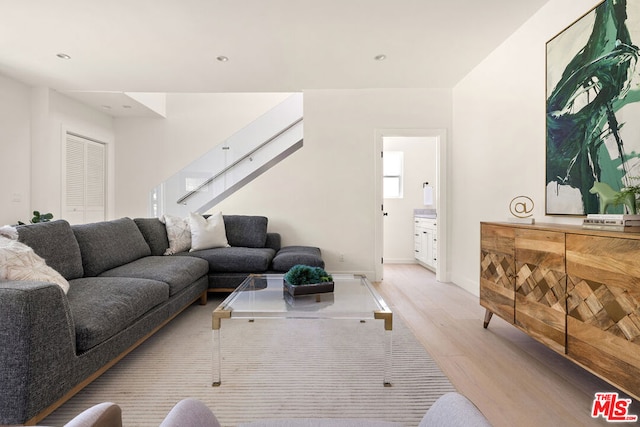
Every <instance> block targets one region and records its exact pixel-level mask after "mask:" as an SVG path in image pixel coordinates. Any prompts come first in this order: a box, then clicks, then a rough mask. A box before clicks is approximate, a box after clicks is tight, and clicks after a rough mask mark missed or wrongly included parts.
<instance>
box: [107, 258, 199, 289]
mask: <svg viewBox="0 0 640 427" xmlns="http://www.w3.org/2000/svg"><path fill="white" fill-rule="evenodd" d="M208 271H209V265H208V264H207V263H206V262H205V261H204V260H202V259H200V258H194V257H175V256H170V257H167V256H148V257H144V258H140V259H137V260H135V261H132V262H130V263H128V264H125V265H121V266H120V267H116V268H112V269H111V270H107V271H105V272H103V273H102V274H100V277H135V278H138V279H152V280H157V281H159V282H164V283H166V284H168V285H169V295H175V294H177V293H178V292H180V291H181V290H182V289H184V288H186V287H187V286H189V285H190V284H192V283H193V282H195V281H196V280H198V279H199V278H200V277H202V276H205V275H206V274H207V273H208Z"/></svg>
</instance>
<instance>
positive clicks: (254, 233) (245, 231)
mask: <svg viewBox="0 0 640 427" xmlns="http://www.w3.org/2000/svg"><path fill="white" fill-rule="evenodd" d="M223 219H224V227H225V229H226V231H227V240H228V241H229V245H231V246H235V247H242V248H264V245H265V243H266V242H267V222H268V219H267V217H264V216H247V215H223Z"/></svg>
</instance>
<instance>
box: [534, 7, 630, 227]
mask: <svg viewBox="0 0 640 427" xmlns="http://www.w3.org/2000/svg"><path fill="white" fill-rule="evenodd" d="M637 43H640V1H638V0H605V1H604V2H602V3H601V4H599V5H598V6H596V7H595V8H594V9H592V10H591V11H589V12H587V13H586V14H585V15H584V16H582V17H581V18H579V19H578V20H577V21H576V22H574V23H573V24H571V25H570V26H569V27H568V28H566V29H565V30H564V31H562V32H561V33H560V34H558V35H557V36H555V37H554V38H553V39H551V40H549V41H548V42H547V45H546V83H547V87H546V213H547V214H548V215H586V214H590V213H598V208H599V204H598V196H597V195H596V194H595V191H594V190H592V189H593V187H594V184H595V183H598V182H599V183H604V184H606V185H608V186H609V187H611V188H612V189H613V190H614V191H619V190H621V189H622V188H625V187H628V186H634V185H639V184H640V102H639V101H640V73H639V71H640V67H638V66H637V64H638V56H639V50H638V46H637V45H636V44H637ZM599 186H600V185H599ZM623 209H624V206H622V205H620V206H617V207H615V208H613V209H609V210H608V211H607V212H608V213H624V212H623Z"/></svg>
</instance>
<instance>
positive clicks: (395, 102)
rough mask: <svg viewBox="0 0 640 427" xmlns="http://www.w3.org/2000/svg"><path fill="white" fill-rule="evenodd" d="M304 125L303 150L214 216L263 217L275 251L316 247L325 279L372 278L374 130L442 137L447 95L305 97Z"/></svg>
mask: <svg viewBox="0 0 640 427" xmlns="http://www.w3.org/2000/svg"><path fill="white" fill-rule="evenodd" d="M304 117H305V118H304V126H305V139H304V147H303V148H302V149H301V150H299V151H298V152H296V153H294V154H293V155H292V156H291V157H289V158H287V159H286V160H285V161H284V162H283V163H281V164H279V165H278V166H277V167H275V168H273V169H271V170H269V171H268V172H267V173H266V174H264V175H263V176H261V177H260V178H259V179H258V180H256V181H254V182H252V183H251V184H249V185H248V186H246V187H245V188H243V189H242V190H240V191H239V192H238V193H236V194H234V195H233V196H231V197H230V198H229V199H227V200H225V201H223V202H222V203H221V204H220V205H219V206H218V207H217V208H216V209H218V208H219V209H221V210H222V212H223V213H242V214H263V215H266V216H268V217H269V221H270V229H272V230H274V231H278V232H280V233H281V234H282V237H283V244H285V245H295V244H301V245H315V246H319V247H320V248H321V250H322V252H323V258H324V259H325V261H326V263H327V269H329V270H330V271H332V272H341V271H346V272H360V273H364V274H367V275H368V276H369V277H374V269H375V261H374V260H375V224H376V220H378V218H379V217H378V216H379V215H381V211H380V206H379V204H377V203H376V198H375V196H376V195H375V180H376V179H379V177H377V176H376V172H375V158H376V157H375V156H379V153H377V152H376V149H375V148H376V147H375V135H376V129H430V128H434V129H435V128H440V129H448V128H450V124H451V92H450V91H449V90H427V89H424V90H422V89H418V90H411V89H406V90H405V89H402V90H391V89H389V90H373V89H372V90H318V91H307V92H305V93H304ZM341 255H344V262H341V261H340V256H341Z"/></svg>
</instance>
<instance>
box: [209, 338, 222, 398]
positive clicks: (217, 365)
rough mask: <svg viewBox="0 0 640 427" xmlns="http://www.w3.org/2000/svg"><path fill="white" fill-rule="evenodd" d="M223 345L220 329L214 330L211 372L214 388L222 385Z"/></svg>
mask: <svg viewBox="0 0 640 427" xmlns="http://www.w3.org/2000/svg"><path fill="white" fill-rule="evenodd" d="M221 347H222V345H221V343H220V328H218V329H213V346H212V355H211V356H212V357H211V361H212V366H211V372H212V374H213V380H212V383H211V386H212V387H219V386H220V384H222V378H221V373H220V370H221V365H222V354H221Z"/></svg>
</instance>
